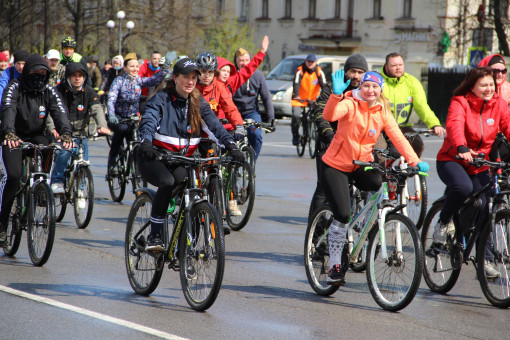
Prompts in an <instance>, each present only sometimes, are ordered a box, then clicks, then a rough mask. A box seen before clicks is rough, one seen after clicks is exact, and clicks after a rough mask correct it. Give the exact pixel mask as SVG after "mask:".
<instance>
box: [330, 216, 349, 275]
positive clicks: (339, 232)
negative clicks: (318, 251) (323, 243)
mask: <svg viewBox="0 0 510 340" xmlns="http://www.w3.org/2000/svg"><path fill="white" fill-rule="evenodd" d="M347 227H348V224H345V223H340V222H338V221H337V220H333V222H332V223H331V228H330V229H329V235H328V242H329V268H330V269H331V268H333V266H334V265H335V264H340V265H341V264H342V251H343V250H344V245H345V239H346V236H347Z"/></svg>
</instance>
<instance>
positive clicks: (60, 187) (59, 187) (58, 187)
mask: <svg viewBox="0 0 510 340" xmlns="http://www.w3.org/2000/svg"><path fill="white" fill-rule="evenodd" d="M51 190H52V191H53V193H54V194H63V193H64V192H65V191H64V183H53V184H52V185H51Z"/></svg>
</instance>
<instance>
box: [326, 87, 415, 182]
mask: <svg viewBox="0 0 510 340" xmlns="http://www.w3.org/2000/svg"><path fill="white" fill-rule="evenodd" d="M344 96H345V97H344ZM342 99H343V100H342ZM323 116H324V118H325V119H327V120H329V121H331V122H334V121H338V129H337V131H336V133H335V137H334V138H333V141H331V144H330V145H329V147H328V149H327V150H326V153H325V154H324V156H323V157H322V160H323V161H324V163H326V164H328V165H329V166H331V167H333V168H335V169H337V170H340V171H344V172H353V171H354V170H356V169H357V168H358V166H356V165H354V164H352V161H353V160H359V161H364V162H370V161H373V160H374V156H373V154H372V151H373V149H374V145H375V143H376V142H377V138H378V137H379V134H380V133H381V131H382V130H384V131H386V134H387V135H388V136H389V137H390V139H391V141H392V142H393V144H394V145H395V147H396V148H397V150H398V152H400V154H401V155H403V156H404V157H405V159H406V160H407V161H408V163H409V164H410V165H411V166H416V165H417V164H418V163H419V162H420V159H419V158H418V156H417V155H416V153H415V152H414V150H413V148H412V147H411V145H410V144H409V142H408V141H407V139H406V138H405V137H404V135H403V134H402V132H401V131H400V128H399V127H398V124H397V122H396V121H395V118H394V117H393V114H392V113H391V111H389V110H388V111H386V110H384V109H383V106H382V105H381V104H379V103H378V104H376V105H374V106H373V107H371V108H369V107H368V104H367V103H366V102H364V101H363V100H361V99H358V98H356V97H353V91H349V92H347V93H345V94H344V95H335V94H332V95H331V96H330V97H329V100H328V103H327V104H326V107H325V108H324V112H323Z"/></svg>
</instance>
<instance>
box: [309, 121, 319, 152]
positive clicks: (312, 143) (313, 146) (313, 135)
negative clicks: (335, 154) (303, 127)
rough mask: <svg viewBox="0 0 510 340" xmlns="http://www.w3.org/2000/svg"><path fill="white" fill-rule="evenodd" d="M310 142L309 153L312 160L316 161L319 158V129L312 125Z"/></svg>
mask: <svg viewBox="0 0 510 340" xmlns="http://www.w3.org/2000/svg"><path fill="white" fill-rule="evenodd" d="M309 136H310V138H309V140H308V152H309V153H310V158H311V159H314V158H315V157H316V156H317V129H315V127H314V126H313V124H311V123H310V130H309Z"/></svg>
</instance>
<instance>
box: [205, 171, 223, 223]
mask: <svg viewBox="0 0 510 340" xmlns="http://www.w3.org/2000/svg"><path fill="white" fill-rule="evenodd" d="M207 195H208V197H209V202H210V203H211V204H212V205H213V207H214V208H216V211H217V212H218V214H219V215H220V217H222V216H225V208H224V207H223V194H222V192H221V184H220V180H219V178H218V177H216V176H215V175H214V176H213V177H212V179H211V181H210V182H209V184H208V185H207Z"/></svg>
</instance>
